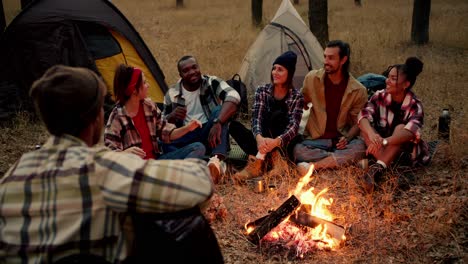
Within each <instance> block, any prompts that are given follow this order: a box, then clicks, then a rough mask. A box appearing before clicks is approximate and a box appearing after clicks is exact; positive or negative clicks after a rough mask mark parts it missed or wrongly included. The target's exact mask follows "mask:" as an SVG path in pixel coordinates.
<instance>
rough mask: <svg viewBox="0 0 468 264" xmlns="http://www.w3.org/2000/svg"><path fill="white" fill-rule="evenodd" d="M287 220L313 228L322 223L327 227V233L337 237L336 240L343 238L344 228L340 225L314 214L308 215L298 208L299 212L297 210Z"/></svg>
mask: <svg viewBox="0 0 468 264" xmlns="http://www.w3.org/2000/svg"><path fill="white" fill-rule="evenodd" d="M289 221H291V222H293V223H295V224H299V225H303V226H308V227H312V228H315V227H317V226H318V225H322V226H323V227H326V228H327V231H326V232H327V234H329V235H330V236H332V237H333V238H335V239H337V240H338V241H340V240H343V239H344V238H345V236H344V234H345V229H344V228H343V227H342V226H340V225H337V224H335V223H332V222H330V221H327V220H324V219H321V218H318V217H316V216H313V215H310V214H308V213H306V212H303V211H301V210H299V212H297V213H296V214H293V215H292V216H291V217H290V218H289Z"/></svg>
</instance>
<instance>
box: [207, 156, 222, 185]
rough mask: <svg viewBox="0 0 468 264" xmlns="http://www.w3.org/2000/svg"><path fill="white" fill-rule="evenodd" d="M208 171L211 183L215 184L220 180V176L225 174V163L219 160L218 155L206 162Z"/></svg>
mask: <svg viewBox="0 0 468 264" xmlns="http://www.w3.org/2000/svg"><path fill="white" fill-rule="evenodd" d="M208 169H209V170H210V174H211V179H212V180H213V183H215V184H217V183H218V182H219V180H220V179H221V176H223V175H224V173H225V172H226V163H224V162H223V161H221V160H219V158H218V155H214V156H213V157H211V158H210V160H209V161H208Z"/></svg>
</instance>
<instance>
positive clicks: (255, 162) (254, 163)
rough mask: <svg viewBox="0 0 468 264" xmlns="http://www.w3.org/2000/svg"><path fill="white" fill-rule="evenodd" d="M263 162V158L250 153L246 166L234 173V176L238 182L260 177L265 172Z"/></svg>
mask: <svg viewBox="0 0 468 264" xmlns="http://www.w3.org/2000/svg"><path fill="white" fill-rule="evenodd" d="M263 164H264V161H263V160H261V159H257V158H256V157H255V156H252V155H249V158H248V160H247V165H246V166H245V168H244V169H243V170H241V171H239V172H238V173H236V174H234V175H233V176H232V177H233V179H234V180H236V181H237V182H244V181H245V180H247V179H251V178H255V177H259V176H260V175H261V174H262V173H263Z"/></svg>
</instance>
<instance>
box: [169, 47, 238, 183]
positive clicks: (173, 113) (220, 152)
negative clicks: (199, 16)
mask: <svg viewBox="0 0 468 264" xmlns="http://www.w3.org/2000/svg"><path fill="white" fill-rule="evenodd" d="M177 70H178V71H179V76H180V79H179V80H178V81H177V83H176V84H174V85H173V86H172V87H171V88H170V89H169V90H168V91H167V93H166V95H165V96H164V115H165V117H166V119H167V120H168V122H171V123H175V124H176V125H177V126H181V125H183V124H186V123H188V122H190V120H192V119H197V120H200V121H201V122H202V124H203V125H202V127H201V128H198V129H196V130H194V131H192V132H190V133H188V134H186V135H185V136H183V137H182V138H180V139H178V140H175V141H173V142H172V143H171V144H169V145H165V146H163V147H164V148H167V151H170V150H171V148H180V147H182V146H185V145H187V144H190V143H193V142H202V143H203V144H205V146H206V148H207V154H208V155H210V156H211V158H210V161H209V162H208V167H209V169H210V172H211V175H212V177H213V181H214V182H215V183H217V182H218V181H219V179H220V177H221V176H222V174H223V173H224V170H225V169H224V168H223V167H224V164H223V163H222V161H223V160H224V159H225V158H226V155H227V148H228V140H229V133H228V122H229V120H230V119H231V117H232V116H233V115H234V114H235V113H236V111H237V107H238V105H239V103H240V95H239V93H238V92H237V91H236V90H235V89H234V88H232V87H231V86H229V85H228V84H227V83H226V82H225V81H223V80H221V79H220V78H218V77H216V76H210V75H202V74H201V72H200V66H199V64H198V62H197V60H196V59H195V57H193V56H190V55H187V56H183V57H182V58H180V59H179V61H178V62H177Z"/></svg>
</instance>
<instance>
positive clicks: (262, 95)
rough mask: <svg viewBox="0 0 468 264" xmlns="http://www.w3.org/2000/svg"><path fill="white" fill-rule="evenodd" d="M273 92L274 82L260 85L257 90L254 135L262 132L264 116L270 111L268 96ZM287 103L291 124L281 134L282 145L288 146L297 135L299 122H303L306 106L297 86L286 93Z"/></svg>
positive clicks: (253, 119) (253, 124)
mask: <svg viewBox="0 0 468 264" xmlns="http://www.w3.org/2000/svg"><path fill="white" fill-rule="evenodd" d="M272 93H273V85H272V84H266V85H264V86H259V87H258V88H257V90H256V91H255V101H254V105H253V110H252V133H253V134H254V137H256V136H257V135H258V134H260V135H261V134H262V128H261V124H262V118H263V115H264V114H265V112H267V111H269V109H268V105H267V102H268V98H269V97H271V96H273V95H272ZM285 103H286V105H287V106H288V110H289V111H288V118H289V124H288V126H287V128H286V131H285V132H284V133H283V134H282V135H280V136H279V137H280V138H281V145H282V146H287V145H288V144H289V142H291V140H292V139H293V138H294V137H295V136H296V135H297V132H298V130H299V124H300V123H301V118H302V110H303V108H304V97H303V96H302V94H301V93H300V92H299V91H298V90H297V89H296V88H293V89H291V90H290V91H289V92H288V94H287V95H286V100H285Z"/></svg>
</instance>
